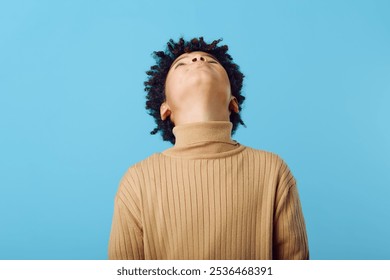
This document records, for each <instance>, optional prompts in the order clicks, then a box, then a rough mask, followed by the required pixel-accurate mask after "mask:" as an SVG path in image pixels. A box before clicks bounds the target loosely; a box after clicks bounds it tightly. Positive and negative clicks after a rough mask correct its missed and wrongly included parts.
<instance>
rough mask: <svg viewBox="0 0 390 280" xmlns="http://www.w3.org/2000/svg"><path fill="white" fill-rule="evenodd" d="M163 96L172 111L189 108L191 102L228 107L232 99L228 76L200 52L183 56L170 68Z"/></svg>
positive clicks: (216, 61)
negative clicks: (164, 95)
mask: <svg viewBox="0 0 390 280" xmlns="http://www.w3.org/2000/svg"><path fill="white" fill-rule="evenodd" d="M165 94H166V102H167V103H168V104H169V106H170V109H171V111H172V112H175V111H180V110H186V108H187V109H188V108H191V106H193V104H194V102H208V103H209V105H210V102H211V104H212V105H213V106H214V105H215V106H223V107H225V108H227V107H228V105H229V101H230V97H231V89H230V82H229V77H228V75H227V73H226V71H225V69H224V68H223V66H222V65H221V64H220V63H219V62H218V60H217V59H216V58H214V57H213V56H212V55H210V54H208V53H206V52H201V51H195V52H191V53H185V54H182V55H181V56H179V57H178V58H177V59H176V60H175V61H174V62H173V63H172V65H171V68H170V70H169V72H168V75H167V78H166V83H165Z"/></svg>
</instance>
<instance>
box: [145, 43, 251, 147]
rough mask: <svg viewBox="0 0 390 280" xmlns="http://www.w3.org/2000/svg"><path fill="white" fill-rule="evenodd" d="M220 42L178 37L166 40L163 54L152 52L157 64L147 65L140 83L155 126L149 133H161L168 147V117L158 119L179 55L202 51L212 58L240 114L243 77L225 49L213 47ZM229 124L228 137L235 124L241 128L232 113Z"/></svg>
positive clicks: (170, 137) (238, 118) (170, 136)
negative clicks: (226, 80) (224, 76)
mask: <svg viewBox="0 0 390 280" xmlns="http://www.w3.org/2000/svg"><path fill="white" fill-rule="evenodd" d="M221 41H222V39H218V40H214V41H213V42H212V43H211V44H208V43H206V42H205V41H204V40H203V37H199V38H193V39H192V40H190V41H185V40H184V39H183V37H182V38H180V39H179V41H177V42H175V41H174V40H173V39H170V40H169V41H168V43H167V48H166V50H165V51H155V52H153V57H154V59H155V60H156V63H157V64H156V65H153V66H151V67H150V70H149V71H147V72H146V74H147V75H148V78H147V80H146V81H145V82H144V85H145V91H146V92H147V95H146V99H147V101H146V109H147V111H148V114H149V115H151V116H153V117H154V119H155V122H156V124H157V127H156V128H155V129H154V130H152V131H151V132H150V134H156V133H157V132H159V131H161V132H162V133H161V135H162V138H163V140H164V141H170V142H171V143H172V144H175V136H174V134H173V132H172V129H173V128H174V127H175V125H174V123H173V122H172V121H171V119H170V118H169V117H168V118H166V119H165V120H164V121H163V120H161V116H160V106H161V104H162V103H163V102H164V101H165V81H166V78H167V75H168V71H169V68H170V66H171V65H172V63H173V62H174V60H175V59H176V58H178V57H179V56H180V55H182V54H183V53H190V52H194V51H202V52H206V53H209V54H211V55H213V56H214V57H215V58H216V59H217V60H218V61H219V63H221V65H222V66H223V67H224V68H225V70H226V72H227V74H228V77H229V81H230V87H231V92H232V95H233V96H235V97H236V98H237V103H238V108H239V111H241V104H242V103H243V102H244V100H245V97H244V96H243V95H242V94H241V89H242V83H243V80H244V74H243V73H241V71H240V67H239V66H238V65H237V64H235V63H234V62H233V58H232V57H231V56H230V55H229V54H228V53H227V51H228V46H227V45H223V46H217V45H218V43H219V42H221ZM230 121H231V122H232V124H233V128H232V134H234V132H235V131H236V129H237V127H238V125H239V124H242V125H243V126H245V124H244V122H243V121H242V119H241V116H240V113H236V112H234V111H232V112H231V114H230Z"/></svg>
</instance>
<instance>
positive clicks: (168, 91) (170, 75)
mask: <svg viewBox="0 0 390 280" xmlns="http://www.w3.org/2000/svg"><path fill="white" fill-rule="evenodd" d="M220 41H221V39H220V40H214V41H213V42H212V43H210V44H208V43H206V42H205V41H204V40H203V37H199V39H198V38H194V39H192V40H190V41H185V40H184V39H183V38H180V39H179V41H178V42H175V41H173V40H172V39H171V40H169V42H168V44H167V48H166V50H165V51H156V52H154V53H153V54H154V58H155V59H156V62H157V64H156V65H153V66H152V67H151V68H150V70H149V71H147V72H146V73H147V75H148V79H147V81H146V82H145V91H146V92H147V96H146V98H147V101H146V109H147V110H148V111H149V114H150V115H152V116H153V117H154V119H155V122H156V124H157V127H156V128H155V129H154V130H153V131H152V132H151V133H152V134H156V133H157V132H158V131H161V132H162V137H163V139H164V140H166V141H170V142H171V143H173V144H174V143H175V136H174V135H173V133H172V129H173V127H174V126H175V124H182V123H187V122H190V121H189V117H188V116H190V118H195V119H199V117H202V116H203V115H209V117H210V118H209V119H211V120H225V119H226V120H230V121H231V122H232V124H233V129H232V133H234V132H235V130H236V129H237V126H238V125H239V124H242V125H244V122H243V121H242V120H241V117H240V113H239V111H240V109H241V104H242V102H243V101H244V99H245V98H244V96H242V95H241V89H242V82H243V78H244V75H243V74H242V73H241V72H240V70H239V66H238V65H237V64H235V63H234V62H233V59H232V57H231V56H230V55H229V54H228V53H227V50H228V47H227V46H226V45H223V46H218V44H219V42H220ZM199 108H201V109H202V110H199ZM204 108H206V109H204ZM197 115H198V116H197ZM199 115H200V116H199ZM206 117H207V116H205V119H207V118H206Z"/></svg>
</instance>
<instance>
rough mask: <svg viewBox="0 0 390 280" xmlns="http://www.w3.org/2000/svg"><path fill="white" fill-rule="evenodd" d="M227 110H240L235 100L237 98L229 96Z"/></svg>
mask: <svg viewBox="0 0 390 280" xmlns="http://www.w3.org/2000/svg"><path fill="white" fill-rule="evenodd" d="M229 111H230V112H232V111H233V112H235V113H238V112H239V111H240V109H238V101H237V98H236V97H234V96H232V97H231V98H230V103H229Z"/></svg>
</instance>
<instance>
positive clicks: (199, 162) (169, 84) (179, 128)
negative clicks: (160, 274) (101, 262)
mask: <svg viewBox="0 0 390 280" xmlns="http://www.w3.org/2000/svg"><path fill="white" fill-rule="evenodd" d="M220 41H221V40H215V41H213V42H212V43H211V44H208V43H206V42H205V41H204V40H203V38H202V37H200V38H195V39H192V40H191V41H185V40H184V39H183V38H181V39H180V40H179V41H178V42H174V41H173V40H170V41H169V42H168V47H167V49H166V51H165V52H162V51H160V52H155V53H154V54H155V58H156V60H157V64H156V65H154V66H152V67H151V69H150V71H148V72H147V74H148V76H149V77H148V80H147V81H146V82H145V90H146V92H147V93H148V94H147V102H146V108H147V109H148V110H149V114H150V115H152V116H153V117H154V118H155V120H156V124H157V127H156V128H155V129H154V130H153V131H152V134H155V133H157V132H159V131H161V133H162V136H163V139H164V140H166V141H170V142H171V143H172V144H174V146H173V147H172V148H169V149H167V150H165V151H163V152H162V153H156V154H153V155H152V156H150V157H148V158H147V159H145V160H143V161H141V162H139V163H137V164H135V165H134V166H132V167H130V168H129V169H128V171H127V173H126V174H125V175H124V177H123V179H122V181H121V183H120V186H119V189H118V192H117V194H116V198H115V207H114V216H113V222H112V228H111V236H110V241H109V250H108V254H109V258H110V259H308V257H309V250H308V242H307V236H306V229H305V223H304V219H303V215H302V210H301V205H300V201H299V197H298V192H297V187H296V183H295V179H294V177H293V175H292V174H291V172H290V171H289V169H288V167H287V165H286V164H285V163H284V162H283V160H282V159H281V158H280V157H278V156H277V155H275V154H272V153H270V152H266V151H262V150H256V149H253V148H250V147H246V146H244V145H241V144H240V143H238V142H236V141H234V140H232V139H231V135H232V134H233V133H234V132H235V130H236V128H237V126H238V124H243V125H244V123H243V121H242V120H241V117H240V114H239V112H240V109H241V104H242V102H243V101H244V97H243V96H242V95H241V88H242V81H243V77H244V75H243V74H242V73H241V72H240V70H239V67H238V66H237V65H236V64H235V63H233V60H232V58H231V56H230V55H229V54H228V53H227V50H228V48H227V46H218V44H219V42H220Z"/></svg>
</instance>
